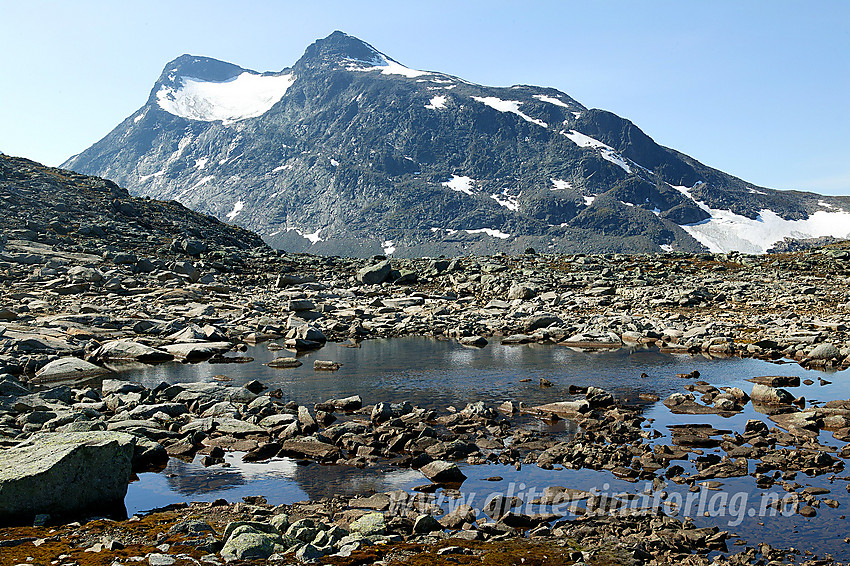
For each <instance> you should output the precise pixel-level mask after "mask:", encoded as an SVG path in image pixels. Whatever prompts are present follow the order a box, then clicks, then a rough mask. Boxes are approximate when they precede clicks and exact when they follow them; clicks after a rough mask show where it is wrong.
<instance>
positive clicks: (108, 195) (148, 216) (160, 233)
mask: <svg viewBox="0 0 850 566" xmlns="http://www.w3.org/2000/svg"><path fill="white" fill-rule="evenodd" d="M0 226H2V232H0V263H2V262H4V261H7V260H9V258H8V257H5V256H4V254H5V253H13V256H14V259H15V261H16V262H18V263H21V262H23V263H30V264H37V263H40V262H41V259H43V256H47V257H54V256H57V257H58V256H62V255H63V254H64V255H68V254H70V256H73V257H78V256H79V257H83V256H86V257H89V256H91V257H110V258H114V257H115V256H117V255H119V254H123V255H124V256H128V255H129V254H134V253H138V254H139V255H141V256H153V255H170V256H195V257H197V256H201V255H202V254H206V257H207V258H208V259H210V260H218V261H222V260H224V261H225V263H227V262H228V261H227V260H228V257H229V251H230V252H234V253H235V254H237V255H238V253H239V252H240V251H241V250H251V249H257V248H265V247H266V245H265V244H264V243H263V241H262V239H261V238H260V237H259V236H257V235H256V234H254V233H252V232H250V231H248V230H245V229H244V228H241V227H238V226H230V225H228V224H226V223H224V222H221V221H220V220H217V219H216V218H212V217H210V216H206V215H204V214H199V213H197V212H194V211H192V210H189V209H188V208H186V207H185V206H183V205H182V204H180V203H178V202H175V201H168V202H164V201H156V200H151V199H147V198H136V197H132V196H130V193H129V192H128V191H127V190H126V189H123V188H121V187H119V186H118V185H116V184H115V183H113V182H112V181H108V180H106V179H100V178H97V177H90V176H86V175H81V174H79V173H75V172H73V171H67V170H63V169H54V168H51V167H46V166H44V165H41V164H39V163H36V162H34V161H30V160H28V159H23V158H19V157H9V156H6V155H3V154H0ZM228 250H229V251H228ZM157 252H161V253H159V254H158V253H157ZM208 252H209V253H208ZM213 252H214V253H213ZM22 254H23V255H22ZM27 254H29V255H30V256H31V258H30V259H32V261H27V257H24V256H26V255H27ZM75 254H76V256H75ZM36 260H38V261H36ZM45 261H46V260H45ZM0 279H1V278H0Z"/></svg>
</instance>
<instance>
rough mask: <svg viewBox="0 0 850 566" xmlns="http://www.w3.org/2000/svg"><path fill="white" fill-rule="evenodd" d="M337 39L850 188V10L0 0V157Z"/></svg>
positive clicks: (738, 161)
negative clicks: (158, 86)
mask: <svg viewBox="0 0 850 566" xmlns="http://www.w3.org/2000/svg"><path fill="white" fill-rule="evenodd" d="M336 29H339V30H342V31H345V32H346V33H349V34H351V35H354V36H357V37H359V38H360V39H363V40H364V41H367V42H369V43H371V44H372V45H373V46H374V47H376V48H377V49H378V50H380V51H382V52H384V53H386V54H387V55H389V56H391V57H393V58H394V59H396V60H398V61H400V62H401V63H404V64H405V65H407V66H409V67H412V68H418V69H426V70H439V71H443V72H446V73H450V74H453V75H458V76H460V77H462V78H465V79H467V80H470V81H473V82H476V83H482V84H486V85H497V86H506V85H512V84H534V85H540V86H552V87H555V88H558V89H560V90H562V91H564V92H566V93H567V94H569V95H570V96H572V97H573V98H575V99H576V100H578V101H579V102H581V103H582V104H584V105H585V106H588V107H595V108H604V109H606V110H610V111H612V112H615V113H617V114H619V115H620V116H623V117H625V118H628V119H630V120H632V121H633V122H634V123H636V124H637V125H638V126H639V127H640V128H641V129H643V130H644V131H645V132H646V133H647V134H649V135H650V136H651V137H652V138H654V139H655V140H656V141H657V142H659V143H661V144H663V145H666V146H669V147H673V148H676V149H678V150H680V151H683V152H685V153H687V154H689V155H691V156H692V157H694V158H696V159H698V160H700V161H702V162H703V163H706V164H707V165H711V166H713V167H717V168H719V169H722V170H724V171H726V172H729V173H732V174H734V175H737V176H739V177H742V178H743V179H746V180H747V181H750V182H752V183H755V184H758V185H762V186H768V187H773V188H780V189H792V188H797V189H806V190H814V191H817V192H822V193H830V194H846V195H850V2H849V1H846V0H819V1H817V2H804V1H783V0H764V1H760V0H748V1H744V2H742V1H740V0H716V1H709V2H696V1H688V0H675V1H644V0H642V1H637V0H628V1H627V0H622V1H614V0H610V1H606V0H594V1H590V0H582V1H580V2H573V1H566V0H563V1H551V2H550V1H528V2H522V3H521V2H501V1H498V0H490V1H486V2H480V1H475V0H472V1H466V0H460V1H458V0H454V1H451V2H443V1H441V0H432V1H429V2H400V1H398V0H393V1H387V2H378V1H374V2H372V1H369V0H362V1H359V2H351V1H340V2H332V1H322V0H313V1H309V2H305V1H304V0H299V1H297V2H288V1H250V0H245V1H242V2H238V3H237V2H223V1H214V0H204V1H161V0H145V1H131V0H121V1H114V0H108V1H93V0H91V1H87V0H77V1H73V2H72V1H60V0H55V1H46V0H42V1H38V0H27V1H20V0H0V53H2V54H3V57H2V58H0V151H3V152H4V153H7V154H11V155H22V156H25V157H29V158H31V159H35V160H38V161H41V162H43V163H46V164H49V165H58V164H59V163H61V162H62V161H64V160H65V159H67V158H68V157H70V156H71V155H73V154H75V153H78V152H80V151H82V150H83V149H85V148H86V147H88V146H89V145H91V144H92V143H94V142H95V141H97V140H98V139H100V138H101V137H102V136H104V135H105V134H106V133H107V132H109V131H110V130H111V129H112V128H113V127H114V126H115V125H117V124H118V123H119V122H120V121H121V120H123V119H124V118H125V117H127V116H128V115H130V114H131V113H132V112H133V111H135V110H136V109H137V108H139V107H140V106H141V105H142V104H143V103H144V102H145V100H146V99H147V96H148V93H149V91H150V88H151V87H152V85H153V82H154V81H155V80H156V78H157V77H158V76H159V74H160V72H161V71H162V68H163V67H164V66H165V64H166V63H167V62H168V61H170V60H171V59H173V58H175V57H177V56H178V55H180V54H182V53H191V54H195V55H206V56H210V57H215V58H217V59H222V60H225V61H230V62H232V63H236V64H238V65H241V66H242V67H246V68H249V69H254V70H258V71H269V70H280V69H282V68H284V67H288V66H290V65H292V64H293V63H294V62H295V61H296V60H297V59H298V57H300V56H301V54H302V52H303V51H304V49H305V48H306V47H307V45H309V44H310V43H312V42H313V41H314V40H315V39H317V38H320V37H325V36H327V35H328V34H330V33H331V32H332V31H334V30H336Z"/></svg>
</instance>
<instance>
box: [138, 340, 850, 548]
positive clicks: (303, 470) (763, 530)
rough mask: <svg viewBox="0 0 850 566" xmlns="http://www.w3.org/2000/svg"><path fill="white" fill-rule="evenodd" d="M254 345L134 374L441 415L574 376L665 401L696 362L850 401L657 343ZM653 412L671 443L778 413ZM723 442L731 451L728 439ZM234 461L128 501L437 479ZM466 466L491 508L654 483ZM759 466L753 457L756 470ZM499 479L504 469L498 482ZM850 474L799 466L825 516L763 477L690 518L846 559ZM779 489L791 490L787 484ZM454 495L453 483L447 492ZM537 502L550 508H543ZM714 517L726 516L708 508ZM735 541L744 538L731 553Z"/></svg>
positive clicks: (392, 485) (723, 381) (151, 484)
mask: <svg viewBox="0 0 850 566" xmlns="http://www.w3.org/2000/svg"><path fill="white" fill-rule="evenodd" d="M247 355H249V356H252V357H254V358H255V361H254V362H251V363H247V364H209V363H201V364H176V363H172V364H163V365H156V366H144V367H141V368H138V369H135V370H133V371H129V372H126V373H125V374H124V377H125V378H126V379H130V380H133V381H137V382H140V383H143V384H144V385H146V386H150V387H152V386H155V385H157V384H158V383H160V382H161V381H167V382H169V383H179V382H192V381H211V380H212V379H213V376H216V375H226V376H228V377H229V378H231V379H232V384H233V385H240V384H243V383H246V382H248V381H250V380H253V379H257V380H260V381H262V382H263V383H265V384H266V385H267V386H269V387H270V388H273V389H276V388H280V389H281V390H282V391H283V395H284V399H285V400H294V401H296V402H298V403H301V404H312V403H316V402H319V401H324V400H326V399H330V398H338V397H347V396H349V395H354V394H359V395H361V397H362V398H363V402H364V404H372V403H376V402H379V401H389V402H400V401H404V400H407V401H410V402H411V403H413V404H414V405H418V406H422V407H428V408H433V409H437V410H440V411H441V412H442V411H444V410H445V408H446V407H447V406H449V405H453V406H455V407H458V408H462V407H463V406H465V405H466V403H469V402H473V401H479V400H480V401H484V402H486V403H488V404H491V405H492V404H498V403H501V402H502V401H506V400H513V401H523V402H525V403H528V404H539V403H546V402H552V401H558V400H562V399H566V398H569V395H568V393H567V390H568V387H569V386H570V385H582V386H587V385H594V386H597V387H601V388H603V389H606V390H608V391H610V392H612V393H613V394H614V395H615V396H617V397H619V398H621V399H624V400H632V401H634V400H636V399H637V396H638V395H639V394H640V393H654V394H657V395H659V396H660V397H661V399H664V398H665V397H666V396H668V395H669V394H671V393H673V392H683V386H684V385H686V384H688V383H692V382H693V380H687V379H682V378H679V377H677V374H681V373H688V372H691V371H693V370H698V371H699V372H700V379H701V380H704V381H707V382H709V383H711V384H712V385H714V386H718V387H720V386H738V387H741V388H742V389H744V390H745V391H749V390H750V389H751V388H752V384H751V383H749V382H747V381H745V380H746V379H747V378H750V377H754V376H758V375H797V376H800V378H801V379H806V378H809V379H812V380H813V381H814V384H813V385H811V386H806V385H803V386H801V387H798V388H789V390H790V391H791V392H792V393H793V394H794V395H795V396H798V395H803V396H805V397H806V398H807V399H808V400H809V401H810V402H811V401H812V400H816V401H828V400H831V399H847V398H850V379H848V376H850V372H848V371H844V372H832V373H824V372H818V371H809V370H804V369H802V368H800V367H799V366H797V365H795V364H774V363H770V362H764V361H760V360H751V359H739V358H727V359H712V358H706V357H702V356H696V357H692V356H673V355H665V354H660V353H658V352H657V351H654V350H628V349H621V350H616V351H604V352H583V351H576V350H571V349H568V348H565V347H563V346H554V345H552V346H549V345H546V346H543V345H515V346H503V345H501V344H497V343H493V344H490V345H488V346H486V347H485V348H481V349H478V348H467V347H464V346H461V345H460V344H458V343H456V342H451V341H440V340H434V339H428V338H401V339H392V340H372V341H366V342H363V343H362V344H361V345H360V347H356V348H351V347H346V346H344V345H342V344H328V345H327V346H325V347H324V348H323V349H321V350H319V351H317V352H313V353H310V354H308V355H305V356H302V357H301V358H300V359H301V360H302V361H303V362H304V365H303V366H301V367H299V368H294V369H272V368H269V367H267V366H265V365H263V364H264V363H266V362H268V361H270V360H271V359H273V358H274V357H277V356H278V355H287V354H286V353H285V352H272V351H270V350H269V349H268V347H267V345H265V344H261V345H259V346H257V347H254V348H250V349H249V351H248V352H247ZM314 360H332V361H336V362H339V363H341V364H342V367H341V369H339V370H338V371H336V372H318V371H314V370H313V361H314ZM642 373H646V374H648V377H646V378H641V377H640V375H641V374H642ZM541 378H546V379H548V380H549V381H551V382H552V383H553V386H552V387H548V388H541V387H540V385H539V381H540V379H541ZM526 380H530V381H526ZM821 380H826V381H828V382H829V383H824V382H822V381H821ZM644 414H645V416H646V417H647V418H650V419H654V422H653V423H652V426H653V428H655V429H657V430H658V431H660V432H661V433H663V434H664V437H662V438H661V439H659V441H660V442H665V443H669V430H668V429H667V428H666V427H667V425H671V424H695V423H705V424H711V425H713V426H715V427H717V428H729V429H733V430H743V427H744V424H745V423H746V421H747V419H750V418H759V419H763V420H764V419H765V416H764V415H761V414H759V413H756V412H755V411H754V410H753V409H752V406H751V405H748V406H747V408H746V410H745V411H744V412H743V413H740V414H738V415H735V416H732V417H729V418H724V417H721V416H718V415H674V414H672V413H670V412H669V411H668V410H667V408H666V407H664V406H663V405H662V404H661V403H660V402H658V403H646V407H645V413H644ZM535 423H536V424H534V425H533V426H536V427H538V428H541V429H543V430H547V431H553V432H558V431H559V430H563V428H564V422H563V421H562V423H561V424H560V426H559V427H557V426H556V427H555V428H551V427H549V426H548V425H545V424H542V423H537V422H536V421H535ZM768 425H769V426H773V423H770V422H769V421H768ZM530 426H531V425H530ZM820 440H821V442H822V443H823V444H826V445H831V446H837V447H840V446H842V445H843V443H840V442H837V441H836V440H835V439H833V438H832V436H831V434H830V433H822V434H821V437H820ZM711 451H712V450H707V452H711ZM715 451H717V453H719V454H721V455H722V454H723V452H722V451H720V449H715ZM226 460H227V462H228V463H229V464H230V467H222V466H214V467H211V468H205V467H204V466H202V465H201V464H200V463H199V461H198V459H196V460H195V461H194V462H182V461H179V460H173V459H172V460H171V461H170V463H169V465H168V467H167V468H166V469H165V471H163V472H161V473H147V474H141V475H140V477H139V479H138V481H135V482H134V483H132V484H131V485H130V489H129V491H128V494H127V498H126V505H127V510H128V512H129V513H130V514H133V513H137V512H140V511H144V510H147V509H152V508H155V507H160V506H163V505H167V504H170V503H176V502H181V501H211V500H214V499H218V498H224V499H227V500H228V501H239V500H241V498H242V497H244V496H248V495H262V496H265V497H266V498H267V500H268V501H269V503H272V504H282V503H292V502H295V501H302V500H307V499H316V498H319V497H323V496H327V495H331V494H334V493H343V494H349V495H355V494H363V493H365V492H369V491H371V490H374V491H377V492H381V491H390V490H394V489H403V490H411V489H412V488H413V487H415V486H418V485H422V484H425V483H428V481H427V480H426V479H425V478H424V476H422V474H421V473H419V472H418V471H415V470H409V469H398V468H392V467H387V466H378V467H370V468H364V469H358V468H352V467H344V466H322V465H319V464H303V463H298V462H296V461H295V460H291V459H288V458H277V459H274V460H273V461H270V462H263V463H253V464H248V463H243V462H242V461H241V455H240V454H238V453H231V454H228V456H227V458H226ZM676 463H680V462H676ZM686 467H687V466H686ZM462 468H463V470H464V473H465V474H466V475H467V476H468V477H469V479H468V480H467V481H466V482H464V484H463V486H462V488H461V497H462V498H464V501H467V500H468V499H469V498H472V499H473V501H472V502H473V503H474V506H476V507H478V508H480V507H481V506H483V504H484V503H485V502H486V500H487V499H488V498H489V497H490V496H491V495H492V494H494V493H505V494H506V493H509V492H513V494H514V495H520V496H521V497H522V498H523V499H524V501H526V503H528V501H530V500H531V499H533V495H534V494H531V495H532V496H531V497H529V493H528V490H529V489H530V488H533V489H535V490H537V494H538V495H539V493H540V492H541V491H542V490H543V489H544V488H545V487H548V486H552V485H562V486H566V487H571V488H576V489H584V490H597V491H600V492H602V493H606V494H614V493H630V494H640V493H641V492H643V491H644V490H646V488H647V485H646V482H638V483H629V482H626V481H623V480H619V479H617V478H615V477H614V476H613V475H612V474H611V473H609V472H605V471H593V470H557V469H556V470H542V469H540V468H537V467H536V466H533V465H531V466H524V467H523V468H522V470H519V471H518V470H515V469H514V468H513V467H509V466H502V465H494V464H486V465H481V466H469V465H467V464H463V465H462ZM753 469H754V463H753V462H752V461H751V462H750V471H751V472H752V471H753ZM492 476H500V477H502V478H503V479H502V480H501V481H498V482H492V481H486V478H489V477H492ZM846 477H847V472H845V473H844V474H841V475H840V478H839V479H830V478H831V476H829V475H823V476H819V477H816V478H809V477H807V476H805V475H803V474H798V477H797V479H796V481H797V482H798V483H800V484H802V485H804V486H806V485H813V486H818V487H826V488H827V489H830V490H831V493H830V494H829V495H828V496H827V497H830V498H833V499H836V500H837V501H839V503H840V506H839V507H838V508H837V509H831V508H829V507H827V506H825V505H822V506H821V508H820V509H818V516H817V517H815V518H812V519H806V518H804V517H802V516H800V515H794V516H791V517H783V516H774V517H770V516H763V513H762V511H763V510H762V509H761V508H762V507H763V505H762V501H761V498H762V497H764V496H765V493H766V492H764V491H762V490H760V489H758V488H757V487H756V486H755V480H754V479H753V478H752V477H751V476H746V477H743V478H729V479H722V480H719V481H721V482H722V483H723V486H722V489H721V491H708V490H703V492H704V493H702V494H700V493H696V494H692V495H691V498H692V499H691V501H692V503H691V505H690V509H689V510H688V512H687V513H684V514H686V515H687V516H690V517H692V518H693V519H694V522H695V523H697V524H698V525H699V526H707V525H717V526H719V527H720V528H721V529H725V530H729V531H730V532H732V533H735V534H738V535H740V537H741V539H743V540H745V541H747V543H748V544H750V545H756V544H757V543H758V542H768V543H770V544H773V545H778V546H783V547H788V546H796V547H798V548H810V549H813V550H815V551H816V552H817V553H818V554H823V553H826V552H829V553H832V554H833V555H834V556H835V557H836V558H838V559H842V560H850V549H848V548H847V547H850V545H848V544H845V543H844V542H843V538H844V537H845V536H847V534H848V533H847V531H848V528H847V523H846V520H845V517H844V513H845V512H846V509H847V507H848V506H850V495H848V491H847V485H848V481H847V479H845V478H846ZM666 489H667V491H668V492H671V493H678V494H679V497H680V498H681V500H682V503H683V505H686V504H687V497H688V493H689V492H688V490H687V486H678V485H676V484H669V485H668V486H667V487H666ZM768 492H769V493H775V494H777V495H779V496H782V495H785V492H784V491H783V490H782V488H781V487H780V486H779V485H776V486H774V487H773V488H771V490H768ZM719 494H725V495H719ZM735 494H739V495H737V496H736V495H735ZM441 495H442V492H441V491H439V492H438V493H437V496H438V497H440V496H441ZM724 500H725V503H726V505H725V506H724V505H723V503H724ZM633 501H638V500H637V499H633ZM440 503H441V504H442V506H443V507H444V508H450V507H451V506H452V505H453V504H455V503H457V501H455V500H452V499H449V498H446V497H441V500H440ZM523 510H525V511H531V512H536V511H539V510H540V509H537V508H534V509H531V508H527V509H523ZM706 513H709V514H710V515H713V516H711V517H706V516H705V514H706ZM731 542H732V541H730V543H731ZM734 548H735V547H734V546H730V549H732V550H734Z"/></svg>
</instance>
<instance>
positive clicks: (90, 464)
mask: <svg viewBox="0 0 850 566" xmlns="http://www.w3.org/2000/svg"><path fill="white" fill-rule="evenodd" d="M135 441H136V439H135V437H134V436H132V435H129V434H125V433H120V432H105V431H96V432H67V433H52V434H37V435H34V436H32V437H31V438H30V439H28V440H27V441H26V442H24V443H22V444H19V445H18V446H15V447H13V448H9V449H7V450H4V451H2V452H0V454H2V461H3V465H2V466H0V523H23V522H27V521H29V520H31V519H32V518H33V517H34V516H35V515H38V514H42V513H46V514H49V515H69V514H74V513H77V512H82V511H85V510H87V509H98V510H103V509H108V508H109V507H110V506H112V505H120V504H122V502H123V500H124V496H125V495H127V485H128V484H129V483H130V474H131V472H132V461H133V452H134V449H135Z"/></svg>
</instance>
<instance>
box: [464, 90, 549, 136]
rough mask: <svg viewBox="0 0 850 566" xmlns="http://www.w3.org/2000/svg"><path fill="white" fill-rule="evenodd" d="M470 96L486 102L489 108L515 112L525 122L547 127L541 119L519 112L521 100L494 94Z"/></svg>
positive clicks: (483, 102)
mask: <svg viewBox="0 0 850 566" xmlns="http://www.w3.org/2000/svg"><path fill="white" fill-rule="evenodd" d="M472 98H473V100H477V101H478V102H481V103H482V104H486V105H487V106H489V107H490V108H493V109H494V110H498V111H499V112H510V113H512V114H516V115H517V116H519V117H520V118H522V119H523V120H525V121H526V122H531V123H532V124H537V125H538V126H543V127H544V128H548V127H549V125H548V124H547V123H546V122H544V121H543V120H538V119H537V118H532V117H531V116H529V115H528V114H525V113H523V112H520V109H519V107H520V106H521V105H522V102H519V101H518V100H502V99H501V98H497V97H495V96H473V97H472Z"/></svg>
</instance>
